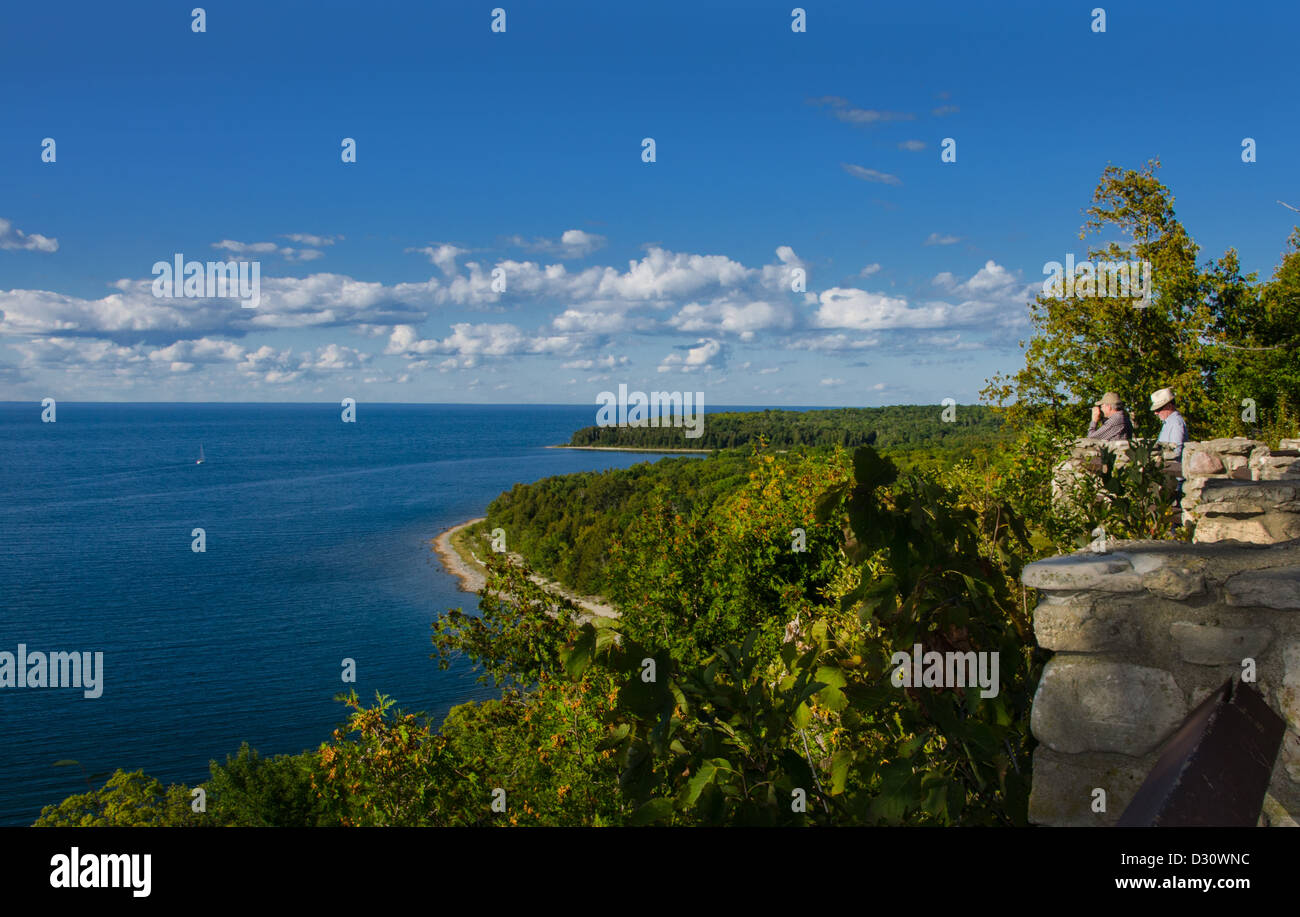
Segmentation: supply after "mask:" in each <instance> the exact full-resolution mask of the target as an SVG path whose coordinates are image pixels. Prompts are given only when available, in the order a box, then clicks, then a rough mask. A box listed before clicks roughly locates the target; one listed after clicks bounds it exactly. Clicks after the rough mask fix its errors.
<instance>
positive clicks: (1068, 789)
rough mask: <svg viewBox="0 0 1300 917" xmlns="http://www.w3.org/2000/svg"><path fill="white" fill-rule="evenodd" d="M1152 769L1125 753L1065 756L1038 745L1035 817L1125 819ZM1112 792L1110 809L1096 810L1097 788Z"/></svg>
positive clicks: (1069, 823) (1077, 821)
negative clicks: (1123, 816)
mask: <svg viewBox="0 0 1300 917" xmlns="http://www.w3.org/2000/svg"><path fill="white" fill-rule="evenodd" d="M1148 770H1150V767H1149V765H1147V763H1146V762H1135V761H1134V760H1133V759H1132V758H1128V757H1125V756H1123V755H1080V756H1074V755H1060V754H1057V753H1056V752H1054V751H1052V750H1051V749H1050V748H1048V747H1047V746H1045V745H1040V746H1038V748H1036V749H1034V782H1033V786H1032V787H1031V789H1030V793H1029V820H1030V821H1031V822H1033V823H1034V824H1037V825H1051V826H1053V827H1108V826H1110V825H1113V824H1115V822H1117V821H1119V817H1120V816H1121V815H1122V814H1123V813H1124V809H1126V808H1127V807H1128V804H1129V803H1130V802H1131V801H1132V799H1133V797H1134V796H1135V795H1136V794H1137V791H1138V788H1139V787H1140V786H1142V781H1143V780H1145V779H1146V774H1147V771H1148ZM1098 789H1100V790H1104V791H1105V793H1106V797H1105V801H1106V811H1105V812H1094V811H1093V805H1094V799H1096V797H1095V795H1094V791H1095V790H1098Z"/></svg>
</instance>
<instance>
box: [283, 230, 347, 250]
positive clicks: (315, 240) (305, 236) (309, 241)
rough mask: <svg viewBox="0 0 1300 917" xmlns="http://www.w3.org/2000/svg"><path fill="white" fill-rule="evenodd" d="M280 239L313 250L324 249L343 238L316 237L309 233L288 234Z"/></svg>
mask: <svg viewBox="0 0 1300 917" xmlns="http://www.w3.org/2000/svg"><path fill="white" fill-rule="evenodd" d="M280 238H281V239H288V240H289V241H290V242H297V243H298V244H300V245H309V246H311V247H312V248H324V247H325V246H327V245H333V244H334V243H335V242H338V241H340V240H341V239H343V236H316V235H312V234H311V233H309V232H287V233H285V234H284V235H282V236H280Z"/></svg>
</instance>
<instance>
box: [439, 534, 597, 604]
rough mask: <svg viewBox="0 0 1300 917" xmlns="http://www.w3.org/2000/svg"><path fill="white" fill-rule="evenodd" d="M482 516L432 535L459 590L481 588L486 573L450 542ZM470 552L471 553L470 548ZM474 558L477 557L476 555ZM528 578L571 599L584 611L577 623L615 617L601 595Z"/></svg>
mask: <svg viewBox="0 0 1300 917" xmlns="http://www.w3.org/2000/svg"><path fill="white" fill-rule="evenodd" d="M486 518H487V517H486V516H479V517H478V518H476V519H467V520H466V521H464V522H462V523H460V524H459V525H453V526H452V527H451V528H449V529H447V530H446V531H444V532H442V533H441V534H439V535H438V536H437V537H436V538H434V539H433V542H432V543H433V550H434V553H436V554H437V555H438V559H439V560H441V561H442V567H443V569H444V570H446V571H447V572H448V573H450V574H451V575H452V576H454V577H455V578H456V582H457V585H458V586H459V588H460V591H461V592H470V593H474V594H475V595H477V594H479V593H480V592H482V590H483V587H484V586H485V585H487V575H486V574H484V573H482V572H480V571H479V570H478V569H476V568H475V567H474V565H473V563H472V562H471V561H468V560H466V559H465V558H464V557H462V556H461V554H460V552H459V551H458V550H456V546H455V545H454V544H453V543H452V538H453V537H454V536H455V535H456V534H457V533H459V532H461V531H463V530H464V529H466V528H468V527H469V526H471V525H474V524H475V523H477V522H482V521H484V520H485V519H486ZM470 553H471V556H472V554H473V552H470ZM508 556H509V557H510V559H511V560H512V561H514V562H515V563H518V562H519V561H521V560H523V558H522V557H520V556H519V555H518V554H513V553H512V554H510V555H508ZM474 559H475V560H477V558H474ZM479 563H480V564H481V563H482V561H479ZM532 581H533V582H534V583H537V584H538V585H539V586H544V587H546V588H547V589H549V590H551V591H552V592H555V593H558V594H559V595H561V596H563V597H564V598H566V599H568V600H569V601H571V602H573V603H574V604H575V605H577V606H578V607H579V608H581V609H583V611H584V612H585V614H584V615H580V616H578V617H579V623H584V622H586V621H588V620H590V619H591V618H592V617H598V618H617V617H618V616H619V612H618V609H616V608H615V607H614V606H613V605H610V604H609V603H608V602H606V601H605V599H604V597H603V596H598V595H586V596H584V595H578V594H577V593H575V592H573V591H572V590H571V589H567V588H565V587H564V586H562V585H560V584H559V583H557V582H555V581H554V580H549V579H547V578H546V577H544V576H541V575H540V574H536V575H534V576H533V577H532Z"/></svg>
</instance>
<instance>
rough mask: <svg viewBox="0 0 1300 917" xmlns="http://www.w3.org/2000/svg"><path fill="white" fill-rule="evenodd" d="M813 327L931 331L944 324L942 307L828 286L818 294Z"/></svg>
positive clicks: (944, 314)
mask: <svg viewBox="0 0 1300 917" xmlns="http://www.w3.org/2000/svg"><path fill="white" fill-rule="evenodd" d="M820 301H821V305H820V306H819V307H818V309H817V312H816V315H815V316H814V319H813V324H814V325H816V326H817V327H819V328H848V329H851V330H854V331H878V330H882V329H890V328H933V327H936V326H938V325H941V324H943V323H944V321H945V319H946V317H947V315H946V312H945V310H944V308H943V306H942V305H936V306H930V307H925V306H920V307H917V306H912V305H911V304H909V303H908V301H907V300H906V299H904V298H902V297H896V296H886V295H884V294H883V293H870V292H868V291H866V290H858V289H853V288H849V289H841V288H840V287H832V288H831V289H829V290H826V291H825V292H823V293H822V294H821V297H820Z"/></svg>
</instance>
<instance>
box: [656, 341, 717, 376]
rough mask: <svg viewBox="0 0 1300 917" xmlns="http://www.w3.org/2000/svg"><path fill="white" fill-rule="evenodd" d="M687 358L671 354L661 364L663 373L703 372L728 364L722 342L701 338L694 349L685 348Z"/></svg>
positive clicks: (660, 369) (659, 368) (660, 368)
mask: <svg viewBox="0 0 1300 917" xmlns="http://www.w3.org/2000/svg"><path fill="white" fill-rule="evenodd" d="M684 349H685V350H686V356H684V357H683V356H682V355H681V354H679V353H670V354H669V355H668V356H666V357H664V358H663V361H662V362H661V363H660V364H659V367H658V371H659V372H661V373H666V372H672V371H674V370H675V371H678V372H684V373H692V372H698V371H701V370H714V369H721V368H722V367H723V366H724V365H725V363H726V347H725V345H724V344H723V343H722V342H721V341H716V340H713V339H711V338H700V339H699V340H698V341H696V342H695V345H694V346H693V347H687V348H684Z"/></svg>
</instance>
